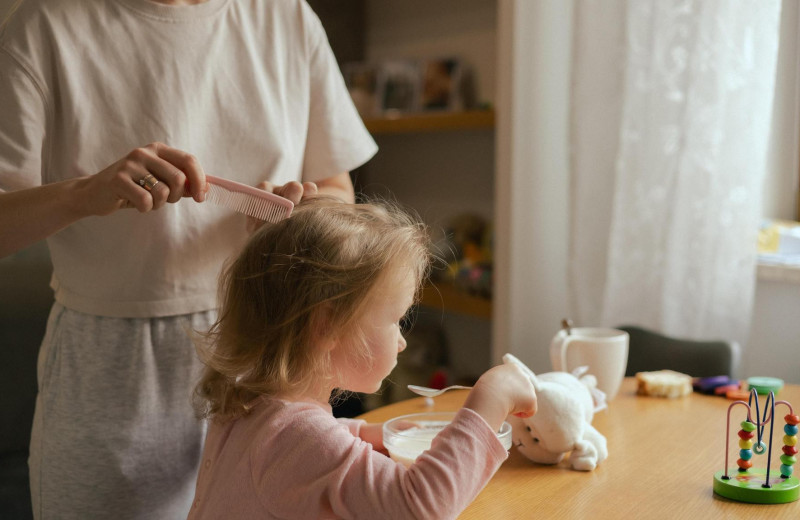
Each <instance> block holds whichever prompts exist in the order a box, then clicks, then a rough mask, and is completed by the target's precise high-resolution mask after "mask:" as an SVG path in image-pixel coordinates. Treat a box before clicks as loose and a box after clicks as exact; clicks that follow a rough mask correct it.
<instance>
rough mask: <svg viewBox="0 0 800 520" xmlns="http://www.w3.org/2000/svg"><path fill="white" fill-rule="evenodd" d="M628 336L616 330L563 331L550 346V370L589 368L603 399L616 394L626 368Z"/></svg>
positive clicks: (565, 370) (586, 329)
mask: <svg viewBox="0 0 800 520" xmlns="http://www.w3.org/2000/svg"><path fill="white" fill-rule="evenodd" d="M629 339H630V338H629V337H628V333H627V332H625V331H623V330H617V329H604V328H591V327H578V328H573V329H570V333H569V334H568V333H567V331H566V330H565V329H562V330H560V331H559V332H558V334H556V335H555V337H554V338H553V341H552V342H551V343H550V361H551V362H552V364H553V370H556V371H561V372H572V371H573V370H575V369H576V368H578V367H581V366H588V367H589V370H588V373H589V374H591V375H593V376H595V377H596V378H597V388H599V389H600V390H602V391H603V392H605V394H606V399H607V400H609V401H610V400H611V399H613V398H614V396H616V395H617V392H618V391H619V385H620V384H622V380H623V379H624V378H625V369H626V368H627V366H628V342H629Z"/></svg>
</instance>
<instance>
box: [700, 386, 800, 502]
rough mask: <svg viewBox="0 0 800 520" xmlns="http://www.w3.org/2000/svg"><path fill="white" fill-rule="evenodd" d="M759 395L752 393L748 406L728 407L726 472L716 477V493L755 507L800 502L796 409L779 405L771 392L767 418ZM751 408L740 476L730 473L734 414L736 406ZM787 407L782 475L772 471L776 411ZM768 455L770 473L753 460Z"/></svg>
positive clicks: (766, 405) (742, 440)
mask: <svg viewBox="0 0 800 520" xmlns="http://www.w3.org/2000/svg"><path fill="white" fill-rule="evenodd" d="M758 399H759V398H758V392H757V391H756V389H755V388H753V389H751V390H750V396H749V399H748V402H747V403H745V402H744V401H736V402H734V403H732V404H731V405H730V406H729V407H728V422H727V426H726V434H725V469H723V470H722V471H718V472H716V473H715V474H714V492H715V493H717V494H718V495H721V496H724V497H725V498H730V499H731V500H736V501H739V502H750V503H754V504H783V503H786V502H793V501H795V500H797V499H798V498H800V480H798V478H797V477H795V476H792V472H793V470H794V464H795V462H797V457H796V456H797V451H798V446H797V430H798V426H797V425H798V423H800V417H798V416H797V415H796V414H795V413H794V410H793V409H792V405H791V404H789V403H788V402H786V401H775V394H774V393H773V392H769V394H768V395H767V399H766V402H765V403H764V413H763V415H762V414H761V413H760V410H759V401H758ZM754 401H755V420H754V419H753V415H752V412H753V402H754ZM737 405H742V406H745V407H746V408H747V418H746V419H745V420H744V421H742V422H741V424H740V427H741V429H740V430H739V432H738V438H739V448H740V449H739V459H738V460H737V461H736V465H737V466H738V469H737V470H736V473H731V472H729V469H728V455H729V453H730V438H731V431H730V428H731V411H732V410H733V407H734V406H737ZM778 405H784V406H786V408H788V411H789V413H788V414H786V416H785V417H784V418H783V419H784V421H785V422H786V424H785V425H784V427H783V432H784V436H783V449H782V451H783V454H782V455H781V456H780V461H781V465H780V468H779V469H778V471H771V469H772V468H771V467H770V465H771V463H772V431H773V429H774V426H775V408H776V406H778ZM767 424H769V437H768V438H767V440H766V441H765V439H764V430H765V428H766V426H767ZM765 453H766V456H767V459H766V469H764V468H755V467H753V460H752V459H753V456H754V455H759V456H760V455H764V454H765Z"/></svg>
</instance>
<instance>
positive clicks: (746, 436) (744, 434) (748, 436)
mask: <svg viewBox="0 0 800 520" xmlns="http://www.w3.org/2000/svg"><path fill="white" fill-rule="evenodd" d="M754 436H755V433H753V432H746V431H744V430H739V438H740V439H752V438H753V437H754Z"/></svg>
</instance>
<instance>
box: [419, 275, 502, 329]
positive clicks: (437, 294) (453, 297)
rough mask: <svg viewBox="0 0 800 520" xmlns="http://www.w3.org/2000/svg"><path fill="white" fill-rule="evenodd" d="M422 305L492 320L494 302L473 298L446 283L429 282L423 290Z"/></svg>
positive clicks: (477, 297)
mask: <svg viewBox="0 0 800 520" xmlns="http://www.w3.org/2000/svg"><path fill="white" fill-rule="evenodd" d="M420 304H421V305H424V306H425V307H430V308H433V309H438V310H443V311H447V312H456V313H459V314H466V315H469V316H474V317H477V318H482V319H486V320H489V319H491V318H492V301H491V300H489V299H487V298H481V297H479V296H473V295H471V294H467V293H465V292H464V291H461V290H459V289H456V288H455V287H454V286H452V285H450V284H448V283H444V282H436V283H435V284H434V283H432V282H428V283H427V284H426V285H425V287H424V288H423V289H422V298H421V301H420Z"/></svg>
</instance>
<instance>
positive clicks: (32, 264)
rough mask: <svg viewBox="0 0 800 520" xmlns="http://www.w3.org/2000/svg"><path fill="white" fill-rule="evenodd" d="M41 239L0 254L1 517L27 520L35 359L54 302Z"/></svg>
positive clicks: (35, 390) (48, 261) (29, 502)
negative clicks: (10, 253) (26, 247)
mask: <svg viewBox="0 0 800 520" xmlns="http://www.w3.org/2000/svg"><path fill="white" fill-rule="evenodd" d="M51 272H52V265H51V264H50V257H49V255H48V254H47V248H46V247H45V245H44V243H39V244H37V245H35V246H32V247H31V248H29V249H26V250H25V251H20V252H19V253H17V254H14V255H12V256H9V257H6V258H2V259H0V518H2V519H3V520H29V519H31V518H33V512H32V510H31V495H30V486H29V484H28V444H29V442H30V435H31V425H32V423H33V410H34V406H35V403H36V392H37V385H36V358H37V357H38V354H39V346H40V344H41V342H42V337H43V336H44V330H45V326H46V324H47V316H48V315H49V313H50V307H51V306H52V304H53V291H52V290H51V289H50V287H49V281H50V273H51Z"/></svg>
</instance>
